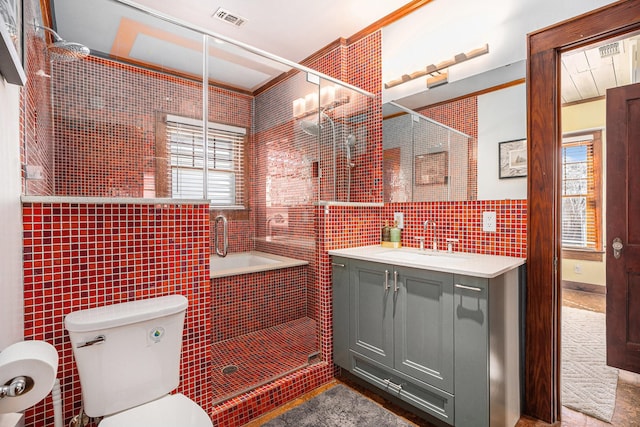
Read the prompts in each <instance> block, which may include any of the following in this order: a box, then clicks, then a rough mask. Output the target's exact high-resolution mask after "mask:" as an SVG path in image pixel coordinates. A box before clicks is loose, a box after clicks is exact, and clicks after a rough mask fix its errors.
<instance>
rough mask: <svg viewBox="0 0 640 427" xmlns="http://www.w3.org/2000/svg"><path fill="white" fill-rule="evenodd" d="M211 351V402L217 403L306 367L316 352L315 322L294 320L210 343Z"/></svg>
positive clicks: (305, 319) (306, 319)
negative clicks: (310, 357)
mask: <svg viewBox="0 0 640 427" xmlns="http://www.w3.org/2000/svg"><path fill="white" fill-rule="evenodd" d="M211 352H212V361H213V362H212V370H211V375H212V377H213V400H214V403H219V402H222V401H224V400H227V399H230V398H232V397H234V396H237V395H239V394H241V393H244V392H245V391H247V390H251V389H253V388H255V387H257V386H260V385H262V384H266V383H267V382H269V381H273V380H275V379H277V378H280V377H282V376H284V375H287V374H288V373H290V372H293V371H296V370H298V369H300V368H302V367H304V366H307V365H308V364H309V362H310V360H309V356H311V355H313V354H316V353H318V340H317V330H316V322H315V321H314V320H313V319H309V318H306V317H305V318H302V319H298V320H293V321H291V322H287V323H284V324H282V325H277V326H274V327H272V328H268V329H264V330H260V331H257V332H253V333H251V334H247V335H243V336H240V337H237V338H232V339H228V340H225V341H220V342H217V343H213V345H212V346H211ZM312 362H313V361H312Z"/></svg>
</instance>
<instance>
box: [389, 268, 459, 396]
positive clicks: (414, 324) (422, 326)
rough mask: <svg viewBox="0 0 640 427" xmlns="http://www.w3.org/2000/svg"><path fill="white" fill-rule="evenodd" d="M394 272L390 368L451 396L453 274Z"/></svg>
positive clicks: (398, 269)
mask: <svg viewBox="0 0 640 427" xmlns="http://www.w3.org/2000/svg"><path fill="white" fill-rule="evenodd" d="M396 272H397V280H398V291H397V294H396V295H394V298H395V299H396V303H395V306H396V307H395V309H396V312H395V326H394V327H395V366H394V367H395V369H396V370H398V371H400V372H403V373H405V374H407V375H410V376H412V377H414V378H417V379H419V380H421V381H424V382H426V383H428V384H431V385H433V386H435V387H437V388H439V389H441V390H444V391H446V392H449V393H453V364H454V360H453V274H450V273H440V272H435V271H427V270H421V269H414V268H407V267H396Z"/></svg>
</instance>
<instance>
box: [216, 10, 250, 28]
mask: <svg viewBox="0 0 640 427" xmlns="http://www.w3.org/2000/svg"><path fill="white" fill-rule="evenodd" d="M213 17H214V18H216V19H219V20H221V21H224V22H226V23H227V24H231V25H233V26H235V27H241V26H243V25H244V24H246V23H247V21H248V20H247V19H246V18H243V17H242V16H240V15H238V14H235V13H231V12H229V11H228V10H226V9H223V8H221V7H220V8H218V10H216V13H214V14H213Z"/></svg>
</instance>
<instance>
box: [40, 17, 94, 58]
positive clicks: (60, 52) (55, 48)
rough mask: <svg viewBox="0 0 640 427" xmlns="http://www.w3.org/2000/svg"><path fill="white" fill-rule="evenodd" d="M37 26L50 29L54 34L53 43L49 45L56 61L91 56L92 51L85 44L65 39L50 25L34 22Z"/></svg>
mask: <svg viewBox="0 0 640 427" xmlns="http://www.w3.org/2000/svg"><path fill="white" fill-rule="evenodd" d="M34 27H36V28H42V29H43V30H47V31H49V32H50V33H51V34H52V35H53V43H50V44H49V45H48V46H47V50H48V51H49V58H50V59H52V60H53V61H56V62H70V61H76V60H78V59H83V58H86V57H87V56H89V54H90V53H91V51H90V50H89V48H88V47H86V46H85V45H83V44H80V43H75V42H68V41H66V40H64V39H63V38H62V37H60V35H59V34H58V33H56V32H55V31H53V30H52V29H51V28H49V27H43V26H42V25H36V24H34Z"/></svg>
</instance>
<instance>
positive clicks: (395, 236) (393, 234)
mask: <svg viewBox="0 0 640 427" xmlns="http://www.w3.org/2000/svg"><path fill="white" fill-rule="evenodd" d="M389 237H390V238H391V242H392V243H398V246H399V244H400V229H399V228H398V222H397V221H394V222H393V227H391V230H389ZM394 246H396V245H394Z"/></svg>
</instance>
